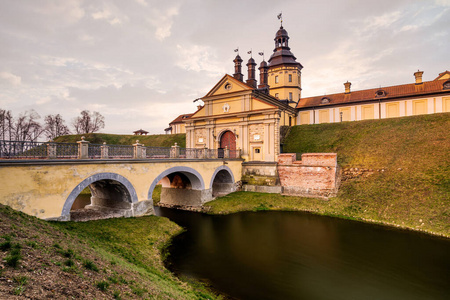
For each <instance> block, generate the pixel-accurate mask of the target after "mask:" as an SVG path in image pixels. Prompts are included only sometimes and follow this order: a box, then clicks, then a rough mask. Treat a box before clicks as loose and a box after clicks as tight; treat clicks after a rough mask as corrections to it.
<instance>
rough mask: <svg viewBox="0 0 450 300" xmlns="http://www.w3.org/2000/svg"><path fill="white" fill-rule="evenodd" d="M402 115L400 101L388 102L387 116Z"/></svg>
mask: <svg viewBox="0 0 450 300" xmlns="http://www.w3.org/2000/svg"><path fill="white" fill-rule="evenodd" d="M399 116H400V105H399V103H398V102H393V103H386V118H396V117H399Z"/></svg>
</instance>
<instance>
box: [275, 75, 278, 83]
mask: <svg viewBox="0 0 450 300" xmlns="http://www.w3.org/2000/svg"><path fill="white" fill-rule="evenodd" d="M275 83H278V75H277V76H275Z"/></svg>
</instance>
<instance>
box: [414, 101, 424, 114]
mask: <svg viewBox="0 0 450 300" xmlns="http://www.w3.org/2000/svg"><path fill="white" fill-rule="evenodd" d="M412 106H413V115H423V114H427V113H428V101H427V100H426V99H425V100H413V102H412Z"/></svg>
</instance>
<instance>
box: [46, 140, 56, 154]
mask: <svg viewBox="0 0 450 300" xmlns="http://www.w3.org/2000/svg"><path fill="white" fill-rule="evenodd" d="M47 158H48V159H52V158H56V144H55V143H54V142H53V140H50V141H49V142H48V144H47Z"/></svg>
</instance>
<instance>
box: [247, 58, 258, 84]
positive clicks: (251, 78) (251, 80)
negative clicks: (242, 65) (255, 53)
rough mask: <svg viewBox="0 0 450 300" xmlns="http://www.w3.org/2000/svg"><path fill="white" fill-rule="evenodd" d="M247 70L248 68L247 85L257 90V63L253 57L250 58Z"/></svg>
mask: <svg viewBox="0 0 450 300" xmlns="http://www.w3.org/2000/svg"><path fill="white" fill-rule="evenodd" d="M247 68H248V77H247V78H248V79H247V85H249V86H251V87H252V88H254V89H256V85H257V82H256V76H255V71H256V63H255V60H254V59H253V57H250V59H249V60H248V63H247Z"/></svg>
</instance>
